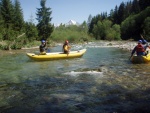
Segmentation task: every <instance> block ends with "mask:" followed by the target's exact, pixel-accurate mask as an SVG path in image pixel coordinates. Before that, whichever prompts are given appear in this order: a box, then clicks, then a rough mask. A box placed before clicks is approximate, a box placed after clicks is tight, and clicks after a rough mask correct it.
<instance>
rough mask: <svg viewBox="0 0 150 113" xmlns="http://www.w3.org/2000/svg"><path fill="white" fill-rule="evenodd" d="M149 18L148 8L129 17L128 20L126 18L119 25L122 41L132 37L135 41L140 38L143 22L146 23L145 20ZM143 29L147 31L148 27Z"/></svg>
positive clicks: (149, 11) (149, 9) (149, 10)
mask: <svg viewBox="0 0 150 113" xmlns="http://www.w3.org/2000/svg"><path fill="white" fill-rule="evenodd" d="M149 16H150V7H147V8H146V9H145V10H143V11H141V12H140V13H138V14H134V15H131V16H129V17H128V18H126V19H125V20H124V21H123V22H122V24H121V32H122V37H123V39H129V38H131V37H133V38H134V39H135V40H138V39H139V38H140V34H142V33H143V29H142V26H143V24H144V22H146V21H145V19H146V18H147V17H149ZM146 23H147V22H146ZM144 26H145V25H144ZM144 28H145V29H144V30H145V31H147V30H148V29H149V28H148V27H144ZM146 33H147V32H146ZM147 35H148V33H147ZM148 36H149V35H148Z"/></svg>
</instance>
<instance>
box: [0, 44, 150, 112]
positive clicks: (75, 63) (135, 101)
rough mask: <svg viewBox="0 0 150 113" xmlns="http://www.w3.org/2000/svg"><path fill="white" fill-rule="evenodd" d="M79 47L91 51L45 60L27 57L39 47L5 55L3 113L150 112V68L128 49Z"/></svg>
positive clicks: (0, 83)
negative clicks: (131, 58) (134, 61)
mask: <svg viewBox="0 0 150 113" xmlns="http://www.w3.org/2000/svg"><path fill="white" fill-rule="evenodd" d="M79 48H86V49H87V51H86V53H85V54H84V55H83V56H82V57H81V58H74V59H63V60H53V61H41V62H37V61H33V60H31V59H29V58H28V57H27V56H26V53H27V52H36V53H38V49H26V50H12V51H1V54H0V113H148V112H149V111H150V107H149V105H150V64H132V63H130V62H129V56H130V52H129V51H127V50H122V49H119V48H115V47H107V46H104V45H103V43H101V42H97V43H96V42H95V43H89V44H85V45H82V46H81V45H74V46H73V47H72V49H74V50H77V49H79ZM61 50H62V49H61V46H56V47H53V48H51V52H58V51H61Z"/></svg>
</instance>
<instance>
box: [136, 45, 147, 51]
mask: <svg viewBox="0 0 150 113" xmlns="http://www.w3.org/2000/svg"><path fill="white" fill-rule="evenodd" d="M144 51H145V49H144V47H143V46H142V44H138V45H137V46H136V52H144Z"/></svg>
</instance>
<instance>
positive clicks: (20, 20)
mask: <svg viewBox="0 0 150 113" xmlns="http://www.w3.org/2000/svg"><path fill="white" fill-rule="evenodd" d="M14 13H15V14H14V20H13V21H14V28H15V29H14V30H16V31H21V30H22V28H23V26H24V19H23V12H22V9H21V6H20V2H19V1H18V0H15V4H14ZM16 20H17V21H16Z"/></svg>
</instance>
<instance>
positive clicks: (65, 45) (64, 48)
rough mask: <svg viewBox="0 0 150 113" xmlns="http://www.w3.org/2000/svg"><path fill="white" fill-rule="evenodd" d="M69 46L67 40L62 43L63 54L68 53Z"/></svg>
mask: <svg viewBox="0 0 150 113" xmlns="http://www.w3.org/2000/svg"><path fill="white" fill-rule="evenodd" d="M70 48H71V47H70V46H69V41H68V40H66V41H65V43H64V45H63V52H64V53H65V54H69V51H70Z"/></svg>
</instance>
